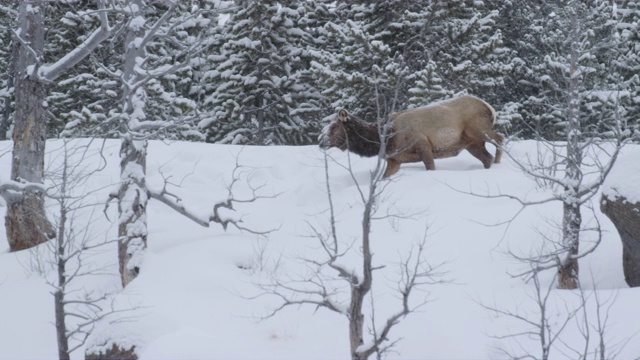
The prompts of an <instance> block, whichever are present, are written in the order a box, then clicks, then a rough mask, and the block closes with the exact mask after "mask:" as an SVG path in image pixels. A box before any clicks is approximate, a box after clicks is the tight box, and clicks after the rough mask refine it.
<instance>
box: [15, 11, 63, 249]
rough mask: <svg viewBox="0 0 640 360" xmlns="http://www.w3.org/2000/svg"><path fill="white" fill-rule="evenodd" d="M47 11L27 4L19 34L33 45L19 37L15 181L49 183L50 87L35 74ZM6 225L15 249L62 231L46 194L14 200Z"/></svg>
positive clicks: (21, 19)
mask: <svg viewBox="0 0 640 360" xmlns="http://www.w3.org/2000/svg"><path fill="white" fill-rule="evenodd" d="M29 7H30V9H28V8H29ZM44 10H45V5H44V1H30V2H23V3H22V4H21V5H20V13H19V17H18V24H19V27H20V28H19V29H18V31H17V33H18V35H19V36H20V38H21V39H22V41H24V42H25V43H27V44H29V48H28V47H27V46H25V45H23V44H22V43H21V42H20V40H18V39H17V38H14V40H13V41H14V46H15V47H16V48H17V49H14V52H13V62H14V63H13V65H14V69H15V76H14V81H15V93H14V94H15V107H16V113H15V119H14V129H13V159H12V164H11V179H12V180H15V181H26V182H34V183H43V181H44V150H45V149H44V147H45V141H46V138H47V128H46V119H45V110H46V109H45V106H46V104H45V101H46V95H47V89H46V86H45V84H44V83H43V82H41V81H39V80H38V78H37V76H36V74H35V71H37V67H38V63H39V62H42V60H43V59H42V54H43V49H44ZM34 54H35V56H34ZM36 56H37V59H36ZM5 224H6V225H5V226H6V230H7V239H8V240H9V248H10V250H11V251H18V250H23V249H27V248H30V247H33V246H35V245H38V244H41V243H43V242H45V241H47V240H49V239H52V238H54V237H55V235H56V234H55V230H54V228H53V226H52V225H51V223H50V222H49V220H48V219H47V216H46V213H45V210H44V194H42V193H33V194H25V196H24V197H23V198H22V199H20V200H18V201H15V202H12V203H10V204H9V206H8V209H7V215H6V218H5Z"/></svg>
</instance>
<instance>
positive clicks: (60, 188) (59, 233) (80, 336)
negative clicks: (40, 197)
mask: <svg viewBox="0 0 640 360" xmlns="http://www.w3.org/2000/svg"><path fill="white" fill-rule="evenodd" d="M101 152H102V149H101V147H95V146H92V141H89V142H88V143H86V144H78V143H77V142H76V141H69V140H64V142H63V145H62V148H61V149H59V151H58V154H57V156H55V155H54V154H52V155H51V156H52V157H55V158H56V159H55V160H59V161H61V165H60V167H59V168H57V169H56V170H54V171H48V175H47V178H48V179H49V181H50V182H51V184H52V185H51V186H50V187H48V188H47V189H46V195H47V197H48V198H49V199H52V200H53V201H55V202H56V204H57V211H56V212H55V215H54V218H55V222H54V223H55V229H56V238H55V240H54V241H51V242H47V243H46V245H44V246H41V247H34V248H32V249H31V252H32V257H31V261H32V267H33V268H34V269H35V270H37V271H38V272H40V273H41V274H42V275H43V276H44V277H45V279H46V281H47V283H48V284H49V285H50V286H51V288H52V295H53V301H54V309H55V322H54V324H55V328H56V335H57V344H58V358H59V359H61V360H62V359H70V358H71V354H72V353H73V352H74V351H76V350H78V349H79V348H81V347H82V346H83V345H84V343H85V341H86V339H87V337H88V336H89V335H90V334H91V331H92V330H93V329H94V327H95V326H96V324H97V323H98V322H99V321H101V320H103V319H106V318H109V317H110V316H112V315H114V314H115V313H117V312H122V311H126V310H115V309H114V308H112V307H109V298H110V297H111V295H110V294H109V293H108V292H103V291H102V290H86V289H83V284H81V282H82V280H81V279H82V278H85V277H95V276H108V275H110V274H109V271H108V269H107V268H108V264H105V265H99V264H97V263H96V261H95V256H96V255H97V254H98V253H99V252H101V251H102V252H104V251H107V250H108V249H107V247H108V245H109V244H114V243H115V242H116V239H108V238H105V239H102V240H100V239H99V238H98V237H97V236H96V235H95V233H93V232H92V229H91V228H92V225H93V223H94V221H95V216H96V215H97V214H95V211H94V210H90V209H95V208H96V207H97V205H99V204H97V203H95V202H92V201H91V200H89V199H90V198H91V197H92V195H93V193H94V192H95V190H92V189H88V188H87V185H88V181H89V180H90V178H91V177H92V176H93V175H94V174H96V173H97V172H99V171H101V170H103V169H104V167H105V166H106V159H105V158H104V157H102V155H101ZM91 160H93V161H91ZM90 161H91V163H92V164H93V166H95V167H90V166H89V165H88V164H89V162H90ZM93 198H94V199H95V200H93V201H99V200H97V199H98V198H97V197H96V196H93ZM52 273H53V274H55V276H53V277H51V276H49V275H50V274H52ZM120 318H121V317H120Z"/></svg>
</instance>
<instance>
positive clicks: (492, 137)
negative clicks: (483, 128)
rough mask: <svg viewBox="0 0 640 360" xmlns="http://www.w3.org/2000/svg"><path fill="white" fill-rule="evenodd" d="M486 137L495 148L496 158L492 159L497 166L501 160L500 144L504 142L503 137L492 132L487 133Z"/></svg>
mask: <svg viewBox="0 0 640 360" xmlns="http://www.w3.org/2000/svg"><path fill="white" fill-rule="evenodd" d="M486 136H487V137H488V138H489V140H490V141H491V143H492V144H494V145H495V147H496V157H495V159H494V161H493V162H494V163H495V164H499V163H500V160H501V159H502V143H503V142H504V136H503V135H502V134H499V133H497V132H495V131H493V130H491V131H488V132H487V133H486Z"/></svg>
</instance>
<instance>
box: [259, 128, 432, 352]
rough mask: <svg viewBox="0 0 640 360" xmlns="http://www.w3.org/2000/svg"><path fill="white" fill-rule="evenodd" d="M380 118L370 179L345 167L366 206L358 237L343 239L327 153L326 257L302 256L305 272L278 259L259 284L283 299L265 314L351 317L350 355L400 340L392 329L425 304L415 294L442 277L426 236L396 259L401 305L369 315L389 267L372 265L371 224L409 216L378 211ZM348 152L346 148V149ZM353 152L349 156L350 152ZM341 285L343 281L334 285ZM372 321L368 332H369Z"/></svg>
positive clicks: (317, 235) (322, 237)
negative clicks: (291, 311)
mask: <svg viewBox="0 0 640 360" xmlns="http://www.w3.org/2000/svg"><path fill="white" fill-rule="evenodd" d="M385 123H386V122H380V123H379V124H378V126H379V130H380V131H379V133H380V134H381V136H380V138H381V139H380V141H381V147H380V150H379V154H378V161H377V163H376V167H375V169H374V170H372V171H371V172H370V174H369V179H368V182H367V183H366V184H365V185H361V184H359V183H358V182H357V180H356V176H355V174H354V172H353V169H352V167H351V161H350V157H348V158H347V159H349V164H348V165H345V166H344V168H345V169H346V171H348V173H349V175H350V176H351V178H352V179H353V182H354V184H355V185H356V188H357V191H358V194H359V199H360V201H361V205H362V207H363V209H362V227H361V231H360V236H359V239H358V240H357V241H356V242H354V243H350V244H349V243H346V244H345V242H344V241H343V240H342V237H341V235H340V234H339V232H338V230H337V219H336V215H335V211H336V210H335V208H334V203H333V201H334V199H333V195H332V192H331V186H330V179H329V158H330V157H329V155H328V154H327V152H326V151H325V152H324V167H325V181H326V193H327V199H328V203H329V207H328V211H329V219H328V229H329V230H327V231H323V230H321V229H320V228H318V227H317V226H314V225H311V224H310V228H311V230H312V238H314V239H316V240H317V241H318V243H319V244H320V246H321V249H322V250H323V256H322V257H321V258H319V259H316V258H303V259H302V261H303V263H304V264H305V268H307V269H311V270H310V273H309V274H307V275H302V277H301V278H300V277H297V276H293V275H291V274H284V275H283V274H280V273H279V271H280V270H279V269H278V264H276V265H275V266H274V268H272V269H271V271H270V278H269V280H268V281H266V282H263V283H259V284H258V286H259V287H260V289H261V294H260V295H258V296H263V295H266V296H273V297H276V298H277V299H279V300H280V305H279V306H277V307H276V308H275V309H273V310H272V311H271V312H270V313H269V314H267V315H266V316H265V318H270V317H272V316H275V315H276V314H277V313H279V312H280V311H281V310H283V309H285V308H287V307H289V306H292V305H293V306H297V305H311V306H314V307H316V308H323V309H327V310H330V311H332V312H335V313H338V314H340V315H343V316H345V317H346V318H347V319H348V330H349V332H348V333H349V344H350V357H351V358H352V359H368V358H369V357H370V356H371V355H373V354H377V355H378V357H379V358H380V356H381V355H382V354H384V353H385V352H386V351H388V350H389V349H390V348H391V347H393V346H394V345H395V344H396V342H397V341H398V340H390V332H391V330H392V329H393V328H394V326H396V325H397V324H398V323H399V322H400V321H401V320H402V319H403V318H404V317H406V316H407V315H409V314H411V313H413V312H415V311H416V310H417V309H419V308H421V307H422V306H424V305H425V304H426V303H427V301H428V296H424V297H423V298H421V299H418V300H416V299H415V297H416V296H415V295H416V294H415V293H416V292H417V291H419V290H424V287H425V286H426V285H430V284H436V283H440V282H443V280H442V278H441V277H442V275H443V273H441V272H440V266H441V265H438V266H431V265H430V264H429V262H428V261H427V259H426V258H425V244H426V233H425V237H424V238H423V239H422V241H421V242H419V243H418V244H417V245H416V246H415V247H413V248H412V250H410V251H409V253H408V254H406V257H404V258H403V259H402V260H401V261H400V262H399V264H398V268H397V271H398V274H399V279H398V286H397V289H396V291H397V295H398V298H399V305H398V308H397V309H396V310H395V311H394V312H392V313H391V314H390V315H388V316H387V317H386V318H385V319H384V320H382V323H381V324H379V323H376V321H377V320H376V312H375V308H372V309H371V313H370V315H369V316H366V315H365V308H366V304H367V301H366V300H367V297H371V302H372V303H373V300H374V299H373V284H374V272H375V271H376V270H381V269H383V268H385V265H375V264H374V254H373V251H372V246H371V243H372V238H371V233H372V232H371V229H372V225H373V222H374V221H375V220H380V219H390V218H408V217H410V216H409V215H406V214H404V215H403V214H384V215H381V214H378V210H379V205H380V202H381V201H383V199H384V196H383V192H384V190H385V188H386V187H387V186H388V185H389V184H390V180H383V179H382V177H383V174H384V171H385V160H384V159H385V152H386V139H387V132H388V124H387V125H385ZM347 154H348V153H347ZM347 156H349V155H347ZM352 256H357V259H358V265H357V266H356V267H353V266H352V265H348V264H347V263H346V262H347V258H349V259H351V257H352ZM336 284H342V285H336ZM343 291H344V292H347V293H348V296H347V298H346V300H342V298H343V295H344V294H343V293H342V292H343ZM367 326H369V331H368V333H369V336H367Z"/></svg>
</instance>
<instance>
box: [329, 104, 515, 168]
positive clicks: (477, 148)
mask: <svg viewBox="0 0 640 360" xmlns="http://www.w3.org/2000/svg"><path fill="white" fill-rule="evenodd" d="M389 121H390V125H391V126H390V129H389V131H388V133H389V135H388V136H387V137H386V149H385V155H386V160H387V168H386V171H385V173H384V177H388V176H391V175H393V174H395V173H396V172H397V171H398V169H399V168H400V164H403V163H408V162H418V161H422V162H423V163H424V165H425V167H426V168H427V170H435V168H436V167H435V163H434V159H440V158H446V157H452V156H456V155H458V154H459V153H460V152H461V151H462V150H464V149H466V150H467V151H468V152H469V153H471V155H473V156H475V157H476V158H478V159H479V160H480V161H481V162H482V164H483V165H484V167H485V168H486V169H488V168H490V167H491V164H493V163H494V162H495V163H499V162H500V158H501V156H502V151H501V149H500V146H501V144H502V142H503V140H504V137H503V136H502V135H500V134H498V133H496V132H494V131H493V129H492V127H493V124H494V122H495V110H493V108H492V107H491V105H489V104H487V103H486V102H484V101H482V100H480V99H478V98H476V97H473V96H470V95H465V96H461V97H458V98H455V99H451V100H447V101H443V102H440V103H435V104H431V105H428V106H424V107H420V108H415V109H409V110H404V111H400V112H397V113H394V114H392V115H391V116H390V117H389ZM383 133H384V132H383ZM488 141H489V142H493V143H495V144H497V145H498V146H497V148H496V155H495V159H494V157H493V156H492V155H491V154H490V153H489V152H488V151H487V150H486V148H485V143H486V142H488ZM320 147H322V148H329V147H337V148H339V149H341V150H343V151H344V150H349V151H351V152H354V153H356V154H358V155H361V156H368V157H371V156H376V155H378V154H379V152H380V147H381V138H380V131H379V128H378V125H377V124H374V123H367V122H365V121H364V120H362V119H359V118H358V117H355V116H353V115H351V114H349V113H348V112H347V111H346V110H344V109H343V110H340V111H339V112H338V115H337V116H336V119H335V120H333V121H332V122H331V123H330V124H329V125H328V128H327V129H326V130H325V134H324V137H323V138H322V141H321V143H320Z"/></svg>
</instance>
